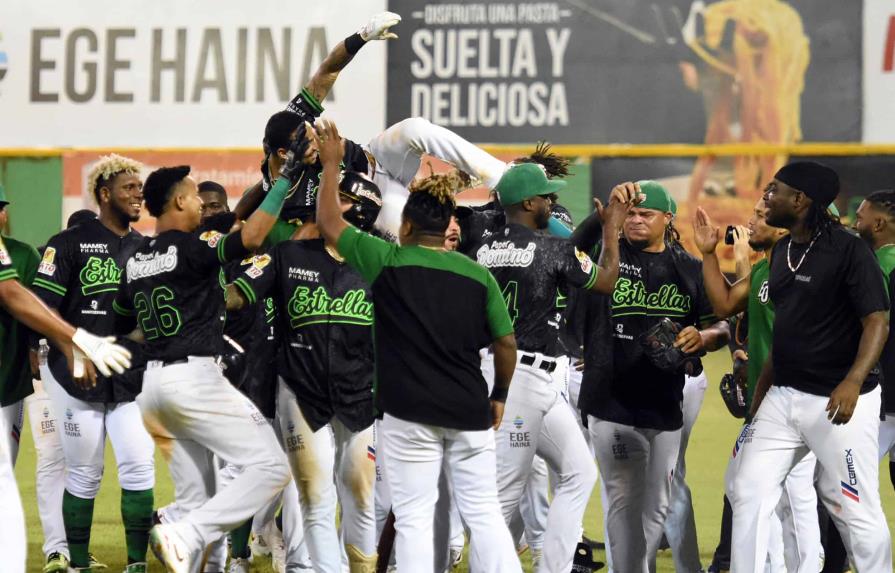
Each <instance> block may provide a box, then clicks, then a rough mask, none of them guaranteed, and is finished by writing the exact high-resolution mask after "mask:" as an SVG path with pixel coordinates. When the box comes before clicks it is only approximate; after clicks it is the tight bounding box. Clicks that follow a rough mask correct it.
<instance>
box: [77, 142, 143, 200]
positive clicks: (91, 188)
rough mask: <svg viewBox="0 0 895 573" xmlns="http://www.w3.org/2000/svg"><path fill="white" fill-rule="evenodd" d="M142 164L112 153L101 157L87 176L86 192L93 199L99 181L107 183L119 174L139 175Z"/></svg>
mask: <svg viewBox="0 0 895 573" xmlns="http://www.w3.org/2000/svg"><path fill="white" fill-rule="evenodd" d="M142 169H143V164H142V163H140V162H139V161H137V160H135V159H131V158H130V157H124V156H123V155H118V154H116V153H112V154H109V155H103V156H102V157H100V158H99V161H97V162H96V164H95V165H94V166H93V168H92V169H91V170H90V173H88V174H87V192H88V193H89V194H90V195H91V196H92V197H93V198H94V199H97V197H96V192H97V190H98V185H99V182H100V181H108V180H110V179H111V178H112V177H114V176H116V175H118V174H119V173H127V174H129V175H139V174H140V171H141V170H142Z"/></svg>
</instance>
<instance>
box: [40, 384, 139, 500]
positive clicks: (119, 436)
mask: <svg viewBox="0 0 895 573" xmlns="http://www.w3.org/2000/svg"><path fill="white" fill-rule="evenodd" d="M40 378H41V380H43V383H44V389H45V390H46V391H47V393H48V394H49V395H50V398H51V399H52V401H53V407H54V410H55V411H56V412H57V415H58V416H59V417H60V418H61V421H62V428H61V430H62V432H61V433H60V434H59V438H60V440H61V442H62V451H63V453H64V454H65V465H66V470H67V471H66V475H65V489H66V490H68V492H69V493H71V494H72V495H74V496H77V497H80V498H82V499H94V498H95V497H96V494H97V493H98V492H99V486H100V482H102V478H103V468H104V452H105V447H106V435H107V434H108V436H109V440H110V441H111V442H112V450H113V451H114V452H115V462H116V463H117V464H118V482H119V483H120V484H121V488H122V489H126V490H132V491H143V490H147V489H152V488H153V487H154V486H155V458H154V455H155V446H154V445H153V443H152V438H150V436H149V434H148V433H147V432H146V428H145V427H143V424H142V423H141V418H140V415H139V409H138V407H137V403H136V402H121V403H118V404H103V403H101V402H85V401H83V400H78V399H77V398H73V397H72V396H71V395H69V393H68V392H66V391H65V389H64V388H63V387H62V386H60V385H59V383H58V382H56V379H55V378H53V374H52V372H50V369H49V367H47V366H41V367H40Z"/></svg>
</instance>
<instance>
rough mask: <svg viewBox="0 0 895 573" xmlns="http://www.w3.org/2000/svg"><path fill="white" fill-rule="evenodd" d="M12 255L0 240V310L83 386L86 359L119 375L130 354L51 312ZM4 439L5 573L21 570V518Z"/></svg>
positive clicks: (92, 379)
mask: <svg viewBox="0 0 895 573" xmlns="http://www.w3.org/2000/svg"><path fill="white" fill-rule="evenodd" d="M17 279H18V272H17V271H16V268H15V266H14V265H13V260H12V257H11V256H10V254H9V252H8V251H7V250H6V246H5V244H4V242H3V239H2V238H0V308H2V309H3V310H4V311H5V312H7V313H9V315H11V316H12V317H13V318H15V319H16V320H18V321H19V322H21V323H22V324H23V325H25V326H26V327H28V328H30V329H31V330H32V331H34V332H38V333H41V334H43V335H44V336H46V337H47V338H48V339H49V340H50V341H52V343H53V344H54V345H55V347H56V348H59V349H62V352H63V353H64V354H65V356H66V359H67V361H68V364H69V367H70V368H71V369H72V372H71V373H72V375H73V377H74V378H75V379H76V380H78V381H80V382H81V383H83V384H85V385H90V384H94V383H96V376H95V373H94V371H93V370H92V369H89V368H85V360H90V361H91V362H93V363H94V364H95V365H96V368H97V369H98V370H99V371H100V372H101V373H102V374H103V375H111V374H112V372H113V371H115V372H118V373H122V372H124V371H125V369H126V368H129V367H130V352H128V350H127V349H125V348H123V347H121V346H118V345H116V344H112V343H111V342H109V341H108V340H106V339H104V338H100V337H97V336H94V335H93V334H90V333H89V332H87V331H86V330H84V329H83V328H76V327H74V326H72V325H71V324H69V323H67V322H65V321H64V320H63V319H62V318H60V317H59V315H58V314H56V313H53V312H51V311H50V310H49V309H48V308H47V306H46V305H45V304H44V303H43V302H42V301H41V299H40V298H38V297H37V296H35V295H34V294H33V293H32V292H31V291H29V290H28V289H26V288H25V287H23V286H22V284H21V283H19V281H18V280H17ZM8 447H9V444H8V442H7V440H5V439H0V515H2V516H3V519H0V539H3V542H4V548H5V549H6V551H7V554H6V555H5V556H4V563H5V567H6V568H7V570H9V571H10V573H24V571H25V552H26V549H27V546H28V545H27V541H26V539H25V518H24V514H23V512H22V502H21V500H20V499H19V492H18V488H17V487H16V482H15V475H14V474H13V472H12V460H11V458H10V452H8V451H7V448H8Z"/></svg>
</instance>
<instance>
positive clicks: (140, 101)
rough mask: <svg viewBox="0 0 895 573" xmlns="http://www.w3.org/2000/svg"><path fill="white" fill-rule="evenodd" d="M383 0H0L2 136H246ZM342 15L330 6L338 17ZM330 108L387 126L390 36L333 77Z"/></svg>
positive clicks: (135, 141) (2, 140)
mask: <svg viewBox="0 0 895 573" xmlns="http://www.w3.org/2000/svg"><path fill="white" fill-rule="evenodd" d="M384 9H385V1H384V0H367V1H365V2H363V3H359V2H352V1H351V0H329V1H327V2H320V3H314V2H281V1H280V2H274V1H272V0H257V1H255V2H251V3H245V2H212V1H211V0H198V1H194V2H150V1H147V0H137V1H133V2H110V1H105V0H104V1H99V0H88V1H86V2H64V1H61V0H49V1H46V2H29V1H27V0H6V1H4V2H2V3H0V125H2V126H3V128H2V129H0V147H59V146H80V147H107V146H111V147H115V146H128V147H157V146H164V147H218V148H220V147H248V146H257V145H260V143H261V138H262V135H263V130H264V124H265V122H266V121H267V118H268V117H269V116H270V115H271V114H273V113H274V112H276V111H279V110H280V109H283V108H284V107H285V105H286V103H287V102H288V101H289V100H290V99H292V97H293V95H295V94H296V93H298V92H299V91H300V90H301V88H302V87H303V86H304V84H305V82H306V81H307V80H308V79H309V78H310V77H311V75H312V74H313V73H314V72H315V71H316V70H317V68H318V66H319V65H320V63H321V62H322V61H323V59H324V58H325V57H326V55H327V54H328V53H329V51H330V50H331V49H332V48H333V47H334V46H336V45H337V44H338V43H339V42H341V41H342V40H344V38H345V37H347V36H349V35H351V34H352V33H354V32H355V31H357V29H358V28H360V26H361V25H363V24H364V23H365V22H366V21H367V20H368V19H369V17H370V16H372V15H373V14H376V13H377V12H379V11H382V10H384ZM334 15H338V17H334ZM323 104H324V107H325V108H326V112H327V114H329V115H330V116H331V117H333V118H334V119H335V120H336V121H337V122H339V123H340V124H344V125H345V126H346V129H347V126H350V130H349V132H350V134H351V135H352V136H353V137H354V138H357V139H359V140H360V141H366V140H368V139H369V138H371V137H372V136H373V135H375V134H376V133H378V132H379V131H381V130H382V129H383V127H384V123H383V122H384V109H385V46H383V45H382V42H373V43H371V44H370V45H368V46H366V47H365V48H364V49H363V50H362V51H361V52H360V53H359V54H358V56H357V57H356V58H355V60H354V61H353V62H351V64H350V65H349V66H348V67H347V68H346V69H345V70H344V71H343V73H342V74H341V75H340V77H339V79H338V81H337V83H336V85H335V88H334V90H333V92H332V94H331V97H330V98H328V99H327V101H325V102H323Z"/></svg>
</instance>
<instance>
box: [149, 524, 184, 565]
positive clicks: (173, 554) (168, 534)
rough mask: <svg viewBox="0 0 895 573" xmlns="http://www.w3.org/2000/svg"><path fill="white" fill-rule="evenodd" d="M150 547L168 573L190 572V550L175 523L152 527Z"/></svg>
mask: <svg viewBox="0 0 895 573" xmlns="http://www.w3.org/2000/svg"><path fill="white" fill-rule="evenodd" d="M149 547H151V548H152V552H153V553H154V554H155V556H156V558H157V559H158V560H159V561H161V562H162V565H164V566H165V568H166V570H167V571H168V573H189V571H190V562H191V559H190V551H189V548H188V547H187V545H186V543H184V541H183V539H181V537H180V535H178V534H177V531H176V530H175V529H174V526H173V525H169V524H159V525H156V526H155V527H153V528H152V529H150V530H149Z"/></svg>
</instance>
